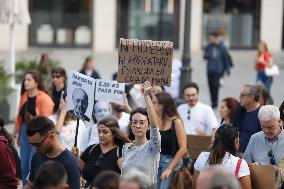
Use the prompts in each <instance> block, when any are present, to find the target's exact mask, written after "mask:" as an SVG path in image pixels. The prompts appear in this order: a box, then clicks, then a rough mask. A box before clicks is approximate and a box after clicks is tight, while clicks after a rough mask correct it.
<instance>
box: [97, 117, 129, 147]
mask: <svg viewBox="0 0 284 189" xmlns="http://www.w3.org/2000/svg"><path fill="white" fill-rule="evenodd" d="M99 125H104V126H106V127H107V128H109V129H110V130H111V132H112V135H113V142H114V143H115V144H116V145H118V146H122V145H124V144H125V143H126V142H131V141H130V140H129V138H128V137H127V136H126V134H125V133H124V132H123V131H121V130H120V128H119V125H118V122H117V119H116V118H115V117H113V116H111V115H110V116H106V117H105V118H103V119H102V120H101V121H100V122H99V123H98V126H99Z"/></svg>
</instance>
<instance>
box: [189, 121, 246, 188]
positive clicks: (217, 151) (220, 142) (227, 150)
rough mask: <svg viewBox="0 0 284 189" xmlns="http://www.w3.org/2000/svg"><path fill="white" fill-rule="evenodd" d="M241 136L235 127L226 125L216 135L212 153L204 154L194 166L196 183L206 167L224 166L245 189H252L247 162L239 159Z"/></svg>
mask: <svg viewBox="0 0 284 189" xmlns="http://www.w3.org/2000/svg"><path fill="white" fill-rule="evenodd" d="M238 149H239V136H238V131H237V130H236V128H235V127H232V126H230V125H227V124H224V125H222V126H220V127H219V128H218V129H217V131H216V133H215V140H214V143H213V146H212V148H211V150H210V152H202V153H201V154H200V155H199V157H198V158H197V160H196V162H195V164H194V183H195V181H196V179H197V177H198V175H199V173H200V171H202V170H204V169H205V168H206V167H208V166H210V165H215V164H222V165H224V167H226V168H227V169H228V170H229V171H230V172H232V173H233V174H235V176H236V177H237V178H238V179H239V181H240V184H241V186H242V188H243V189H251V180H250V171H249V167H248V164H247V162H246V161H245V160H244V159H240V158H238V157H237V154H238Z"/></svg>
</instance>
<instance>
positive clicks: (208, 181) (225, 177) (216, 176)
mask: <svg viewBox="0 0 284 189" xmlns="http://www.w3.org/2000/svg"><path fill="white" fill-rule="evenodd" d="M196 189H241V186H240V183H239V181H238V179H237V177H236V176H235V175H233V174H232V173H231V172H229V171H228V170H227V169H226V168H225V167H224V166H222V165H213V166H210V167H208V168H206V169H205V170H203V171H201V172H200V174H199V176H198V178H197V181H196Z"/></svg>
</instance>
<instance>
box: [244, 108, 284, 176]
mask: <svg viewBox="0 0 284 189" xmlns="http://www.w3.org/2000/svg"><path fill="white" fill-rule="evenodd" d="M258 118H259V121H260V124H261V129H262V131H261V132H258V133H256V134H254V135H252V136H251V138H250V141H249V144H248V146H247V149H246V151H245V154H244V159H245V160H246V161H247V163H255V164H260V165H273V166H274V167H275V171H276V173H277V172H278V165H279V162H280V160H281V158H282V156H283V154H284V147H283V146H284V132H283V131H282V130H281V127H280V111H279V109H278V107H276V106H273V105H265V106H262V107H261V108H260V110H259V113H258Z"/></svg>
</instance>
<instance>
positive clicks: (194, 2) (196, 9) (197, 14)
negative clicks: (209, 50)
mask: <svg viewBox="0 0 284 189" xmlns="http://www.w3.org/2000/svg"><path fill="white" fill-rule="evenodd" d="M185 1H186V0H181V1H180V15H179V17H180V32H179V50H182V49H183V34H184V16H185ZM202 6H203V0H191V21H190V22H191V26H190V50H191V51H192V52H198V51H200V50H201V40H202Z"/></svg>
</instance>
